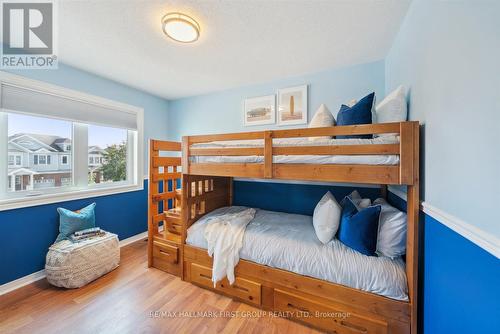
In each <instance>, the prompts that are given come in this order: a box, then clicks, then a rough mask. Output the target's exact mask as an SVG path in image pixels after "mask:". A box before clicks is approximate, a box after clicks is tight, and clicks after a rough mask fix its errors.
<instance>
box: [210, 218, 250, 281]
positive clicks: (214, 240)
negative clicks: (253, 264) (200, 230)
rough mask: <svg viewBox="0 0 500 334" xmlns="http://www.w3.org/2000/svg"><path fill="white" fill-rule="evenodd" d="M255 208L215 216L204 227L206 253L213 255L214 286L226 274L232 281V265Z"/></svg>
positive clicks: (238, 258)
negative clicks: (206, 245)
mask: <svg viewBox="0 0 500 334" xmlns="http://www.w3.org/2000/svg"><path fill="white" fill-rule="evenodd" d="M254 216H255V209H247V210H244V211H241V212H237V213H233V214H226V215H220V216H215V217H213V218H212V219H210V221H209V222H208V224H207V227H206V228H205V239H206V240H207V244H208V255H209V256H211V257H213V266H212V281H213V282H214V287H215V285H216V284H217V282H218V281H220V280H222V279H223V278H224V277H226V276H227V279H228V281H229V284H231V285H232V284H233V283H234V267H236V265H237V264H238V262H239V260H240V249H241V247H242V245H243V235H244V234H245V229H246V227H247V225H248V223H249V222H250V221H251V220H252V219H253V218H254Z"/></svg>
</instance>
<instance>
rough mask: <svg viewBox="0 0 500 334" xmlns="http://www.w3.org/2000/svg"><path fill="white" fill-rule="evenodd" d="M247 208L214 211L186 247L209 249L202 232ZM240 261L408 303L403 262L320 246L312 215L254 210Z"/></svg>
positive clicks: (190, 231) (333, 244)
mask: <svg viewBox="0 0 500 334" xmlns="http://www.w3.org/2000/svg"><path fill="white" fill-rule="evenodd" d="M245 209H247V208H246V207H241V206H232V207H224V208H220V209H217V210H215V211H213V212H211V213H209V214H207V215H205V216H204V217H202V218H201V219H199V220H198V221H197V222H196V223H194V224H193V225H192V226H191V227H190V228H189V229H188V231H187V239H186V243H187V244H188V245H191V246H195V247H199V248H205V249H206V248H207V247H208V245H207V240H206V239H205V227H206V226H207V224H210V221H211V220H212V218H213V217H215V216H219V215H224V214H232V213H236V212H239V211H242V210H245ZM240 258H241V259H244V260H248V261H252V262H255V263H259V264H263V265H267V266H270V267H273V268H278V269H283V270H288V271H291V272H294V273H297V274H300V275H305V276H310V277H314V278H318V279H322V280H325V281H329V282H332V283H336V284H341V285H345V286H348V287H351V288H355V289H359V290H363V291H367V292H371V293H376V294H378V295H382V296H385V297H389V298H393V299H397V300H404V301H407V300H408V292H407V290H408V289H407V283H406V272H405V263H404V261H403V260H402V259H401V258H396V259H390V258H387V257H374V256H366V255H363V254H361V253H358V252H356V251H355V250H352V249H351V248H349V247H347V246H345V245H344V244H342V243H341V242H340V241H339V240H337V239H336V238H334V239H333V240H332V241H331V242H329V243H328V244H326V245H323V244H322V243H321V242H320V241H319V240H318V238H317V237H316V233H315V232H314V227H313V224H312V217H311V216H304V215H296V214H288V213H282V212H273V211H265V210H260V209H257V212H256V214H255V217H254V219H253V220H252V221H251V222H250V223H249V224H248V225H247V228H246V231H245V234H244V237H243V247H242V249H241V251H240Z"/></svg>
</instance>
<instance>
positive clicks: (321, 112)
mask: <svg viewBox="0 0 500 334" xmlns="http://www.w3.org/2000/svg"><path fill="white" fill-rule="evenodd" d="M334 125H335V118H334V117H333V115H332V113H331V112H330V110H328V108H327V107H326V106H325V105H324V104H321V105H320V106H319V108H318V110H316V113H315V114H314V116H313V118H312V120H311V123H309V128H322V127H326V126H334ZM318 139H330V137H328V136H326V137H309V140H318Z"/></svg>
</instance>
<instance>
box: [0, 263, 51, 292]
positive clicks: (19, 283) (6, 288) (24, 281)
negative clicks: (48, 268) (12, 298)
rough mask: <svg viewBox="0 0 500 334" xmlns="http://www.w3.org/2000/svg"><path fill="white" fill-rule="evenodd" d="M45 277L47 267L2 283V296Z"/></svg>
mask: <svg viewBox="0 0 500 334" xmlns="http://www.w3.org/2000/svg"><path fill="white" fill-rule="evenodd" d="M43 278H45V269H42V270H40V271H37V272H34V273H33V274H29V275H26V276H24V277H21V278H18V279H16V280H14V281H11V282H8V283H5V284H2V285H0V296H1V295H4V294H6V293H9V292H11V291H13V290H16V289H19V288H21V287H23V286H25V285H28V284H31V283H34V282H36V281H39V280H41V279H43Z"/></svg>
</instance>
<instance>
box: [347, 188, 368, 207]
mask: <svg viewBox="0 0 500 334" xmlns="http://www.w3.org/2000/svg"><path fill="white" fill-rule="evenodd" d="M349 197H350V198H351V200H352V203H353V204H354V205H355V206H356V207H357V208H358V209H364V208H367V207H369V206H370V205H372V201H371V199H369V198H361V195H360V194H359V193H358V191H357V190H354V191H353V192H352V193H351V194H350V195H349Z"/></svg>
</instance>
